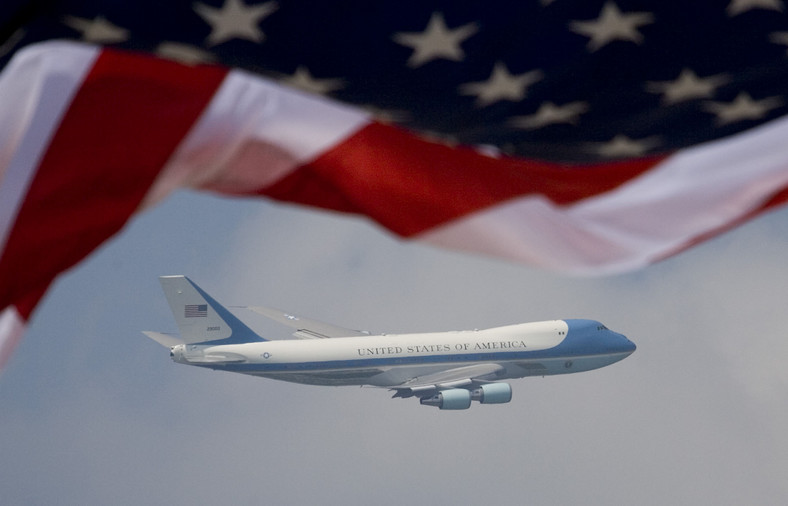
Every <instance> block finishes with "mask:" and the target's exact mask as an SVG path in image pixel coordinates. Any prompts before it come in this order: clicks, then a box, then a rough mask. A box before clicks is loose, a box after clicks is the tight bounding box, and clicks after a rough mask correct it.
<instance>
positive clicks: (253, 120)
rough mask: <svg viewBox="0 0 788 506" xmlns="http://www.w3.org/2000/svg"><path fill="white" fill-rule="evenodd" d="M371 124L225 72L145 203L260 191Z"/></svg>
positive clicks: (311, 98) (329, 104) (348, 111)
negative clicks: (193, 191) (201, 193)
mask: <svg viewBox="0 0 788 506" xmlns="http://www.w3.org/2000/svg"><path fill="white" fill-rule="evenodd" d="M368 122H369V117H368V114H366V113H364V112H362V111H360V110H359V109H356V108H353V107H349V106H346V105H343V104H339V103H337V102H333V101H331V100H329V99H326V98H323V97H320V96H315V95H310V94H307V93H303V92H300V91H298V90H293V89H290V88H288V87H285V86H282V85H280V84H277V83H275V82H273V81H270V80H268V79H265V78H262V77H259V76H255V75H252V74H249V73H248V72H244V71H239V70H234V71H231V72H230V73H229V74H228V75H227V77H226V78H225V80H224V82H223V83H222V85H221V87H220V88H219V89H218V90H217V92H216V94H215V95H214V97H213V98H212V100H211V103H210V104H209V105H208V107H207V108H206V110H205V112H204V113H203V115H202V116H201V117H200V119H199V120H198V122H197V123H196V124H195V126H194V128H192V130H191V131H190V132H189V134H188V135H187V136H186V137H185V138H184V140H183V142H182V143H181V144H180V146H179V147H178V149H177V150H176V151H175V153H174V155H173V157H172V158H171V159H170V160H169V162H168V163H167V165H166V166H165V167H164V169H163V170H162V172H161V174H160V176H159V178H158V179H157V181H156V183H155V184H154V185H153V187H152V188H151V190H150V192H149V193H148V196H147V197H146V200H145V205H146V206H148V205H152V204H155V203H157V202H159V201H160V200H162V199H163V198H165V197H166V196H167V195H168V194H169V193H170V192H172V191H173V190H175V189H176V188H179V187H183V186H187V187H192V188H204V189H211V190H217V191H224V192H228V193H239V192H248V191H253V190H257V189H260V188H263V187H265V186H267V185H269V184H271V183H273V182H275V181H277V180H279V179H281V178H282V177H283V176H285V175H287V174H288V173H289V172H291V171H292V170H294V169H295V168H297V167H298V166H300V165H302V164H304V163H306V162H309V161H311V160H313V159H314V158H316V157H318V156H319V155H320V154H322V153H323V152H325V151H326V150H328V149H330V148H331V147H333V146H335V145H336V144H338V143H339V142H341V141H343V140H344V139H346V138H347V137H348V136H350V135H351V134H353V133H354V132H356V131H357V130H359V129H360V128H362V127H363V126H364V125H366V124H367V123H368Z"/></svg>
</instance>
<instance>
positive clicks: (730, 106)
mask: <svg viewBox="0 0 788 506" xmlns="http://www.w3.org/2000/svg"><path fill="white" fill-rule="evenodd" d="M783 103H784V100H783V99H782V98H780V97H769V98H764V99H763V100H753V99H752V97H751V96H750V94H749V93H746V92H741V93H739V95H738V96H737V97H736V98H735V99H734V101H733V102H728V103H724V102H708V103H706V104H705V106H704V109H706V110H707V111H709V112H711V113H713V114H716V115H717V126H723V125H728V124H730V123H736V122H737V121H743V120H748V119H753V120H754V119H761V118H763V117H764V116H766V114H768V112H769V111H771V110H772V109H775V108H777V107H780V106H781V105H783Z"/></svg>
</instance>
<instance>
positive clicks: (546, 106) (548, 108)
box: [509, 102, 588, 130]
mask: <svg viewBox="0 0 788 506" xmlns="http://www.w3.org/2000/svg"><path fill="white" fill-rule="evenodd" d="M587 111H588V104H587V103H585V102H570V103H568V104H564V105H562V106H558V105H555V104H554V103H552V102H545V103H543V104H542V105H540V106H539V110H537V111H536V113H535V114H531V115H529V116H515V117H514V118H512V119H511V120H510V121H509V123H510V124H511V125H512V126H514V127H517V128H524V129H526V130H537V129H539V128H542V127H546V126H547V125H554V124H556V123H568V124H570V125H576V124H577V122H578V121H579V120H580V115H581V114H583V113H584V112H587Z"/></svg>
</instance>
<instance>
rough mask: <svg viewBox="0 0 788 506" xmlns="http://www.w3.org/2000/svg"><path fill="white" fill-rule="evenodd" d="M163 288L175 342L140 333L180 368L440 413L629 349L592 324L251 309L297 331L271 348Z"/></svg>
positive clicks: (194, 300) (171, 279)
mask: <svg viewBox="0 0 788 506" xmlns="http://www.w3.org/2000/svg"><path fill="white" fill-rule="evenodd" d="M160 281H161V285H162V288H163V289H164V294H165V296H166V297H167V302H169V304H170V309H171V310H172V313H173V315H174V316H175V322H176V323H177V325H178V329H179V330H180V337H177V336H173V335H171V334H162V333H159V332H145V333H144V334H145V335H147V336H148V337H150V338H151V339H153V340H155V341H156V342H158V343H160V344H162V345H164V346H167V347H169V348H170V357H172V360H174V361H175V362H178V363H179V364H188V365H196V366H199V367H207V368H210V369H218V370H222V371H231V372H238V373H243V374H250V375H252V376H261V377H264V378H271V379H277V380H283V381H292V382H295V383H307V384H311V385H335V386H337V385H362V386H363V385H369V386H375V387H383V388H388V389H391V390H394V391H395V394H394V397H418V398H419V399H420V401H421V404H424V405H428V406H436V407H438V408H440V409H466V408H468V407H470V405H471V401H478V402H479V403H481V404H502V403H506V402H509V401H510V400H511V398H512V387H511V386H510V385H509V384H508V383H505V382H503V381H502V380H507V379H514V378H523V377H525V376H547V375H552V374H568V373H574V372H582V371H589V370H591V369H598V368H600V367H604V366H606V365H610V364H612V363H614V362H618V361H619V360H622V359H624V358H626V357H627V356H629V355H630V354H631V353H632V352H634V351H635V345H634V344H633V343H632V342H631V341H630V340H628V339H627V338H626V337H624V336H623V335H621V334H618V333H616V332H613V331H612V330H609V329H608V328H607V327H605V326H604V325H602V324H601V323H599V322H596V321H593V320H552V321H543V322H533V323H521V324H518V325H507V326H504V327H496V328H491V329H486V330H469V331H459V332H434V333H426V334H380V335H370V334H369V333H368V332H360V331H357V330H349V329H344V328H341V327H337V326H334V325H329V324H326V323H321V322H317V321H314V320H307V319H304V318H300V317H297V316H293V315H289V314H286V313H283V312H281V311H277V310H275V309H271V308H265V307H256V306H249V307H248V308H247V309H250V310H252V311H255V312H257V313H259V314H262V315H264V316H266V317H268V318H271V319H273V320H275V321H277V322H279V323H283V324H285V325H288V326H290V327H293V328H295V329H296V332H295V333H294V334H293V336H295V338H296V339H279V340H268V339H266V338H264V337H261V336H260V335H258V334H257V333H255V332H254V331H252V329H250V328H249V327H248V326H247V325H246V324H244V323H243V322H242V321H241V320H239V319H238V318H236V317H235V316H234V315H233V314H232V313H231V312H230V311H228V310H227V309H225V308H224V307H223V306H222V305H220V304H219V303H218V302H216V301H215V300H214V299H213V298H212V297H211V296H210V295H208V294H207V293H205V292H204V291H203V290H202V289H200V287H198V286H197V285H196V284H194V283H193V282H192V281H191V280H190V279H188V278H187V277H185V276H163V277H161V278H160Z"/></svg>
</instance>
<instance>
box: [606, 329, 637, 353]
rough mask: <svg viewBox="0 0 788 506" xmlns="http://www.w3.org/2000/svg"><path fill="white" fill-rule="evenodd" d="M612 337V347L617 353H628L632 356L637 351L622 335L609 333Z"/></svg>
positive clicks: (633, 344)
mask: <svg viewBox="0 0 788 506" xmlns="http://www.w3.org/2000/svg"><path fill="white" fill-rule="evenodd" d="M610 333H611V334H612V337H613V339H612V340H613V341H614V342H613V346H614V347H615V348H616V350H617V351H619V352H621V353H629V354H632V353H634V351H635V350H636V349H637V346H636V345H635V343H633V342H632V341H630V340H629V339H627V336H625V335H624V334H619V333H618V332H612V331H611V332H610Z"/></svg>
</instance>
